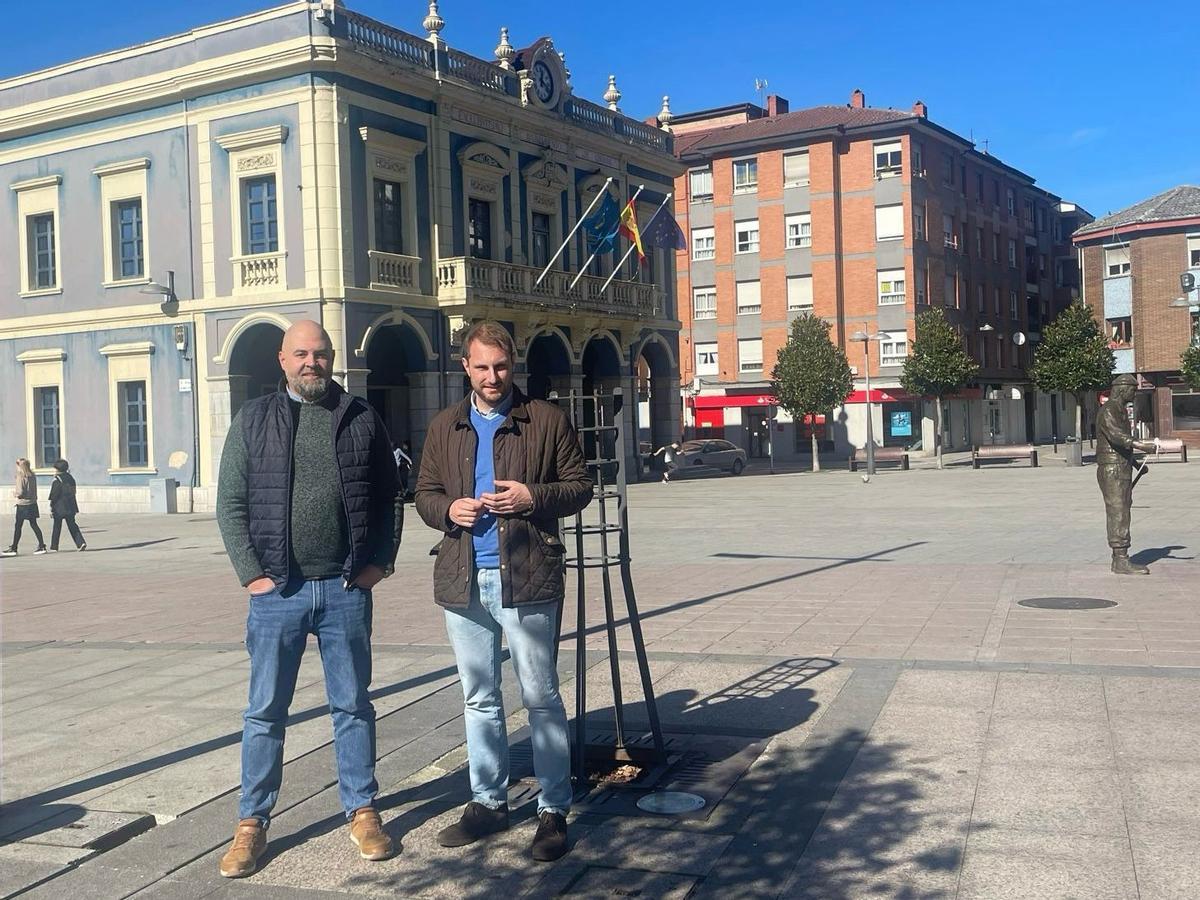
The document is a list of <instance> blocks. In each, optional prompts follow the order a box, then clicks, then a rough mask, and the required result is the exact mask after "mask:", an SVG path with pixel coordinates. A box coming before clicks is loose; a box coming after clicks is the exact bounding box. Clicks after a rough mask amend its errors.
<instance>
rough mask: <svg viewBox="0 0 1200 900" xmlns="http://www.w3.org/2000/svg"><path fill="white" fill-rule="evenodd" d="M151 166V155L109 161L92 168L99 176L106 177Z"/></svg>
mask: <svg viewBox="0 0 1200 900" xmlns="http://www.w3.org/2000/svg"><path fill="white" fill-rule="evenodd" d="M148 168H150V159H149V157H145V156H142V157H139V158H138V159H127V160H125V161H123V162H115V163H109V164H108V165H104V166H96V168H94V169H92V174H93V175H95V176H96V177H97V178H104V177H105V176H106V175H124V174H125V173H126V172H136V171H138V170H139V169H148Z"/></svg>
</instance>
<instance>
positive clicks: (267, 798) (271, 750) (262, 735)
mask: <svg viewBox="0 0 1200 900" xmlns="http://www.w3.org/2000/svg"><path fill="white" fill-rule="evenodd" d="M310 634H315V635H316V636H317V648H318V649H319V650H320V653H321V667H322V668H323V669H324V670H325V696H326V698H327V699H328V700H329V712H330V716H331V717H332V718H333V755H334V759H335V760H336V761H337V772H338V793H339V796H340V798H341V801H342V808H343V809H344V810H345V811H346V816H347V817H349V816H350V814H351V813H353V812H354V811H355V810H356V809H360V808H362V807H364V806H371V805H372V803H373V801H374V799H375V795H376V793H378V791H379V785H378V783H377V782H376V781H375V707H373V706H372V705H371V700H370V697H369V694H368V689H369V688H370V685H371V592H370V591H364V590H362V589H361V588H357V587H351V588H347V587H346V586H345V584H344V583H343V580H342V578H341V577H340V576H339V577H337V578H324V579H320V580H316V581H305V582H302V583H301V584H300V585H299V586H298V587H294V586H291V585H289V586H288V587H287V588H285V589H284V590H283V591H282V592H281V591H279V590H273V591H270V592H269V593H266V594H257V595H251V597H250V615H249V616H248V617H247V619H246V649H247V650H248V651H249V653H250V702H249V704H248V706H247V707H246V714H245V725H244V726H243V729H242V795H241V800H240V801H239V803H238V817H239V818H241V819H249V818H256V819H259V820H260V821H261V822H262V823H263V824H264V825H266V824H267V823H268V821H269V820H270V817H271V809H272V808H273V807H274V806H275V801H276V800H277V799H278V798H279V787H280V784H281V783H282V781H283V734H284V729H285V727H286V725H287V716H288V707H289V706H291V703H292V695H293V694H294V693H295V690H296V676H297V674H298V673H299V671H300V659H301V657H303V656H304V647H305V644H307V643H308V636H309V635H310Z"/></svg>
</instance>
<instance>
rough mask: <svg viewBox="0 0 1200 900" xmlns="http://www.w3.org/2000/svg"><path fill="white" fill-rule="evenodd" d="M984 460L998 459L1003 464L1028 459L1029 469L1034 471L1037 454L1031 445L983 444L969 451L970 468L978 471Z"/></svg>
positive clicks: (1036, 463)
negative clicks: (1002, 461)
mask: <svg viewBox="0 0 1200 900" xmlns="http://www.w3.org/2000/svg"><path fill="white" fill-rule="evenodd" d="M985 459H1000V460H1004V461H1005V462H1016V461H1017V460H1019V459H1028V460H1029V466H1030V468H1032V469H1036V468H1037V465H1038V452H1037V450H1036V449H1034V446H1033V444H985V445H984V446H981V447H976V448H975V449H973V450H972V451H971V468H973V469H978V468H979V464H980V463H981V462H983V460H985Z"/></svg>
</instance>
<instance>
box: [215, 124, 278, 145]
mask: <svg viewBox="0 0 1200 900" xmlns="http://www.w3.org/2000/svg"><path fill="white" fill-rule="evenodd" d="M287 139H288V127H287V126H286V125H268V126H266V127H265V128H254V129H252V130H250V131H239V132H237V133H236V134H221V135H217V136H216V137H214V138H213V140H214V141H215V142H216V143H217V145H218V146H219V147H220V148H221V149H222V150H226V151H234V150H251V149H253V148H255V147H269V146H271V145H272V144H283V143H286V142H287Z"/></svg>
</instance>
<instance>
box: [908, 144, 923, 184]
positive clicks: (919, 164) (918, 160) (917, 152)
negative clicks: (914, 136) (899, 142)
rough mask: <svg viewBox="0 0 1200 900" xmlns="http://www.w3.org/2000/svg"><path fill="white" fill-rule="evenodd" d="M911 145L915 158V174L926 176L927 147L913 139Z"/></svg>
mask: <svg viewBox="0 0 1200 900" xmlns="http://www.w3.org/2000/svg"><path fill="white" fill-rule="evenodd" d="M909 146H911V147H912V158H913V174H914V175H916V176H918V177H921V178H924V177H925V148H924V147H923V146H922V145H920V144H918V143H917V142H916V141H913V142H912V143H911V144H910V145H909Z"/></svg>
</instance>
